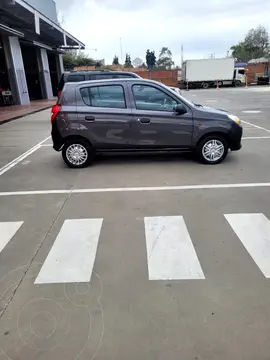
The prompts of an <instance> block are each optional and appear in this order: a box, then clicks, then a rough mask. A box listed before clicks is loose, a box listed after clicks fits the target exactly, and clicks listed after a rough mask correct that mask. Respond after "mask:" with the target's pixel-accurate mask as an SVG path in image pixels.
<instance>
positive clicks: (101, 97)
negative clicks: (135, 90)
mask: <svg viewBox="0 0 270 360" xmlns="http://www.w3.org/2000/svg"><path fill="white" fill-rule="evenodd" d="M76 97H77V113H78V121H79V123H80V129H81V134H82V135H83V136H86V137H87V138H88V139H89V140H90V141H91V143H92V144H93V146H94V147H96V148H98V149H108V150H109V149H121V148H127V147H128V146H129V144H130V126H131V120H132V113H131V108H130V102H129V99H128V97H127V96H126V83H125V82H124V81H123V82H114V83H113V84H110V83H103V84H102V83H99V84H93V85H91V84H89V83H88V84H86V85H80V86H78V88H77V93H76Z"/></svg>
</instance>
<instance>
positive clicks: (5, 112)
mask: <svg viewBox="0 0 270 360" xmlns="http://www.w3.org/2000/svg"><path fill="white" fill-rule="evenodd" d="M55 103H56V98H53V99H49V100H35V101H32V102H31V104H30V105H12V106H5V107H0V125H1V124H4V123H6V122H9V121H11V120H15V119H18V118H21V117H23V116H26V115H30V114H34V113H36V112H38V111H42V110H45V109H49V108H51V107H52V106H53V105H54V104H55Z"/></svg>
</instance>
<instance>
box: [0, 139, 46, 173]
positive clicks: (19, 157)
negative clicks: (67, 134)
mask: <svg viewBox="0 0 270 360" xmlns="http://www.w3.org/2000/svg"><path fill="white" fill-rule="evenodd" d="M49 139H50V136H48V137H47V138H46V139H44V140H43V141H41V142H40V143H38V144H37V145H35V146H33V147H32V148H31V149H29V150H27V151H26V152H25V153H23V154H22V155H20V156H18V157H17V158H16V159H14V160H12V161H11V162H10V163H8V164H6V165H5V166H3V167H2V168H1V169H0V176H1V175H3V174H4V173H6V172H7V171H9V170H10V169H12V168H13V167H14V166H16V165H17V164H19V163H20V162H21V161H23V160H24V159H26V158H27V157H28V156H29V155H31V154H33V153H34V152H35V151H37V150H38V149H40V147H41V145H42V144H43V143H44V142H46V141H47V140H49Z"/></svg>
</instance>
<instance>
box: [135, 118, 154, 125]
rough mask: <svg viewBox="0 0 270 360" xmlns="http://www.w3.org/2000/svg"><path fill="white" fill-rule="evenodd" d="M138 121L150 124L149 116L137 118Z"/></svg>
mask: <svg viewBox="0 0 270 360" xmlns="http://www.w3.org/2000/svg"><path fill="white" fill-rule="evenodd" d="M138 121H139V122H140V123H142V124H150V122H151V119H149V118H141V119H138Z"/></svg>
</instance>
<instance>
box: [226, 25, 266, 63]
mask: <svg viewBox="0 0 270 360" xmlns="http://www.w3.org/2000/svg"><path fill="white" fill-rule="evenodd" d="M231 50H232V56H233V57H234V58H237V60H240V61H249V60H251V59H256V58H259V57H269V34H268V32H267V30H266V28H265V27H263V26H261V25H259V26H258V27H257V28H256V29H250V30H249V32H248V33H247V35H246V36H245V39H244V41H240V42H239V43H238V44H237V45H234V46H232V47H231Z"/></svg>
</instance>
